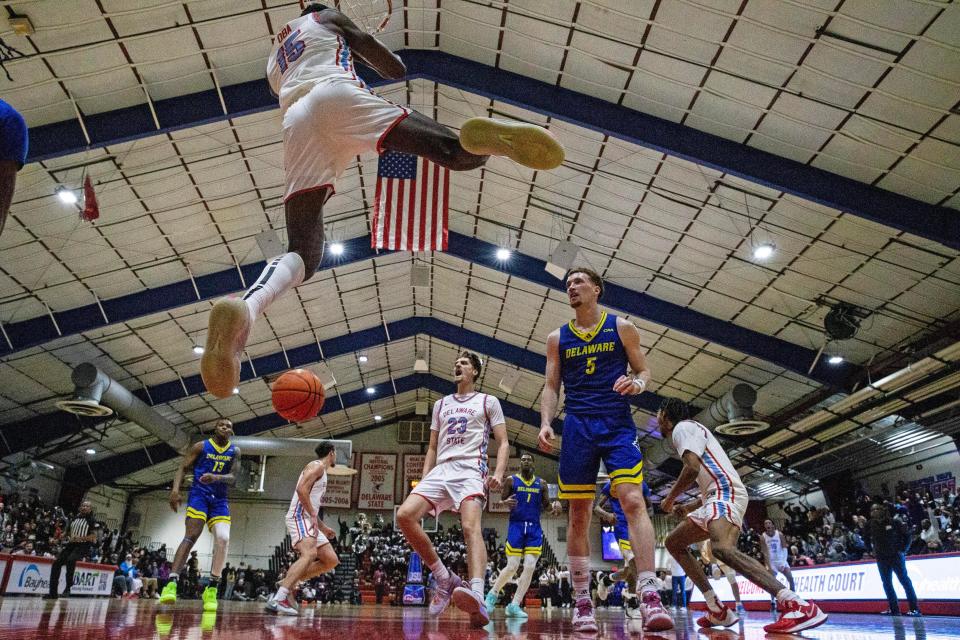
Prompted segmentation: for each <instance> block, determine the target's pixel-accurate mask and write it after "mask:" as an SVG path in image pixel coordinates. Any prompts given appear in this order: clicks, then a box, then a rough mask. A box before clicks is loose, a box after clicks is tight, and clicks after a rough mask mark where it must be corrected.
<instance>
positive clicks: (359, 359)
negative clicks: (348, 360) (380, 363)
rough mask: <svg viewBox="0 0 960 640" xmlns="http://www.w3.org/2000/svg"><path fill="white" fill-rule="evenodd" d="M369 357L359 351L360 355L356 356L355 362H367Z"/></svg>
mask: <svg viewBox="0 0 960 640" xmlns="http://www.w3.org/2000/svg"><path fill="white" fill-rule="evenodd" d="M369 359H370V358H368V357H367V354H365V353H361V354H360V355H358V356H357V362H359V363H360V364H367V360H369Z"/></svg>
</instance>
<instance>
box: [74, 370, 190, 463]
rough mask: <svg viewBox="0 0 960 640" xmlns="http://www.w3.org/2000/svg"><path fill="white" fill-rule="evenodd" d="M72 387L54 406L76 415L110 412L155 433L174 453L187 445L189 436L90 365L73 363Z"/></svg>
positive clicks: (99, 415)
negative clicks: (66, 396)
mask: <svg viewBox="0 0 960 640" xmlns="http://www.w3.org/2000/svg"><path fill="white" fill-rule="evenodd" d="M70 377H71V379H72V380H73V384H74V386H75V387H76V388H75V389H74V392H73V398H71V399H70V400H61V401H60V402H57V407H58V408H60V409H62V410H64V411H67V412H69V413H74V414H76V415H80V416H88V417H103V416H109V415H111V414H113V413H114V412H116V413H117V415H119V416H120V417H121V418H124V419H125V420H129V421H130V422H134V423H136V424H138V425H140V426H141V427H143V428H144V429H145V430H146V431H148V432H150V433H151V434H153V435H155V436H156V437H157V438H159V439H160V440H161V441H162V442H166V443H167V444H168V445H170V447H171V448H172V449H173V450H175V451H178V452H181V453H182V452H183V451H184V450H186V448H187V447H188V446H189V445H190V436H189V435H187V434H186V433H185V432H184V431H183V430H181V429H179V428H178V427H177V426H176V425H174V424H173V423H172V422H170V421H169V420H167V419H166V418H164V417H163V416H161V415H160V414H159V413H157V412H156V411H154V410H153V408H151V407H150V406H149V405H147V404H146V403H145V402H143V401H142V400H140V398H138V397H136V396H135V395H133V394H132V393H130V392H129V391H128V390H127V389H125V388H124V387H123V385H121V384H120V383H119V382H117V381H116V380H114V379H113V378H111V377H110V376H108V375H106V374H105V373H103V372H102V371H100V370H99V369H97V367H96V366H95V365H93V364H90V363H89V362H84V363H83V364H80V365H77V367H76V368H74V370H73V374H72V375H71V376H70Z"/></svg>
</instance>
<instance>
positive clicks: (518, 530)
mask: <svg viewBox="0 0 960 640" xmlns="http://www.w3.org/2000/svg"><path fill="white" fill-rule="evenodd" d="M510 478H511V480H512V481H513V494H512V496H513V497H515V498H516V499H517V506H516V507H514V508H513V509H512V510H511V511H510V525H509V527H508V529H507V544H506V546H505V550H506V552H507V555H508V556H522V555H525V554H530V555H535V556H538V555H540V552H541V551H542V550H543V529H542V528H541V527H540V506H541V504H542V501H543V494H542V492H543V491H544V489H546V484H545V483H544V481H543V478H540V477H537V476H533V478H532V479H531V480H530V481H529V482H527V481H526V480H524V479H523V476H522V475H520V474H519V473H518V474H516V475H512V476H510Z"/></svg>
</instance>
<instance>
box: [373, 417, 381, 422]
mask: <svg viewBox="0 0 960 640" xmlns="http://www.w3.org/2000/svg"><path fill="white" fill-rule="evenodd" d="M373 419H374V420H376V421H377V422H380V421H381V420H383V416H373Z"/></svg>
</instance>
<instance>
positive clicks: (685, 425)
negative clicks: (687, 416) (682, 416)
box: [673, 420, 707, 456]
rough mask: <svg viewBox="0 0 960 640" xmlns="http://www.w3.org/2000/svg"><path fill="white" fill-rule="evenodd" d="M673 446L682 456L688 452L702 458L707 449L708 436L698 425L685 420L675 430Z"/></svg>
mask: <svg viewBox="0 0 960 640" xmlns="http://www.w3.org/2000/svg"><path fill="white" fill-rule="evenodd" d="M673 446H674V447H676V449H677V453H678V454H679V455H680V456H683V454H684V453H685V452H687V451H690V452H692V453H694V454H696V455H698V456H702V455H703V452H704V451H705V450H706V448H707V436H706V434H705V433H704V432H703V429H702V428H701V427H700V426H699V425H698V424H696V423H695V422H690V421H688V420H684V421H683V422H681V423H680V424H678V425H677V426H676V427H674V429H673Z"/></svg>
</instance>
